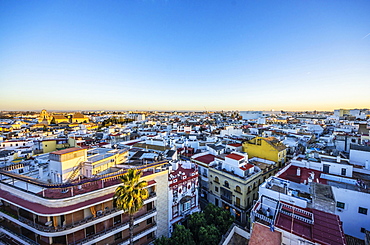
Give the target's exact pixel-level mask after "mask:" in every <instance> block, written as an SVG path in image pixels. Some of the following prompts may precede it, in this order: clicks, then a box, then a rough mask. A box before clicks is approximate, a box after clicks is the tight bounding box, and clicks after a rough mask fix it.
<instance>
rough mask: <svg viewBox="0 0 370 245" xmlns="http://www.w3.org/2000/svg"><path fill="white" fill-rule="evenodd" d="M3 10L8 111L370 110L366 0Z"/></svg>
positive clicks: (1, 62) (3, 93)
mask: <svg viewBox="0 0 370 245" xmlns="http://www.w3.org/2000/svg"><path fill="white" fill-rule="evenodd" d="M0 8H1V9H2V10H3V11H2V14H1V15H0V54H1V55H0V57H1V58H0V85H1V89H0V110H41V109H47V110H147V111H153V110H158V111H186V110H194V111H220V110H225V111H226V110H239V111H245V110H272V109H274V110H288V111H306V110H310V111H311V110H320V111H321V110H333V109H339V108H347V109H350V108H367V107H369V99H368V91H369V89H370V69H369V67H370V16H369V15H368V12H369V10H370V3H369V2H368V1H355V2H354V1H351V2H350V1H330V2H323V1H309V2H308V1H258V2H257V1H232V2H227V1H165V0H163V1H160V0H158V1H144V0H142V1H125V2H120V1H107V2H104V3H103V2H99V1H78V2H75V1H63V2H57V1H52V2H51V1H50V2H49V1H39V2H28V1H23V2H17V3H14V2H12V1H3V2H1V3H0Z"/></svg>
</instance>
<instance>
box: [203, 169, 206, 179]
mask: <svg viewBox="0 0 370 245" xmlns="http://www.w3.org/2000/svg"><path fill="white" fill-rule="evenodd" d="M203 176H204V177H207V169H205V168H204V169H203Z"/></svg>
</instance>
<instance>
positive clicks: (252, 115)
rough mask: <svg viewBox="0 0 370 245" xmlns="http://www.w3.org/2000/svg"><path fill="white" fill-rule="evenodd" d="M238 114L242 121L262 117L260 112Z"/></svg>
mask: <svg viewBox="0 0 370 245" xmlns="http://www.w3.org/2000/svg"><path fill="white" fill-rule="evenodd" d="M239 114H240V116H241V117H242V118H243V120H255V119H258V118H261V117H263V112H262V111H241V112H239Z"/></svg>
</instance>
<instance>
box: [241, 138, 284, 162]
mask: <svg viewBox="0 0 370 245" xmlns="http://www.w3.org/2000/svg"><path fill="white" fill-rule="evenodd" d="M243 152H246V153H248V156H249V157H250V158H252V157H259V158H263V159H266V160H270V161H274V162H277V163H279V166H281V165H282V164H283V163H285V162H286V155H287V148H286V146H285V145H284V144H283V143H281V142H280V141H279V140H278V139H276V138H275V137H267V138H264V137H255V138H253V139H251V140H248V141H245V142H244V143H243Z"/></svg>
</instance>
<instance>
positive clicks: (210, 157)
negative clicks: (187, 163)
mask: <svg viewBox="0 0 370 245" xmlns="http://www.w3.org/2000/svg"><path fill="white" fill-rule="evenodd" d="M194 160H196V161H198V162H202V163H205V164H207V165H208V164H210V163H211V162H213V161H214V160H215V156H214V155H212V154H207V155H203V156H200V157H196V158H194Z"/></svg>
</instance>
